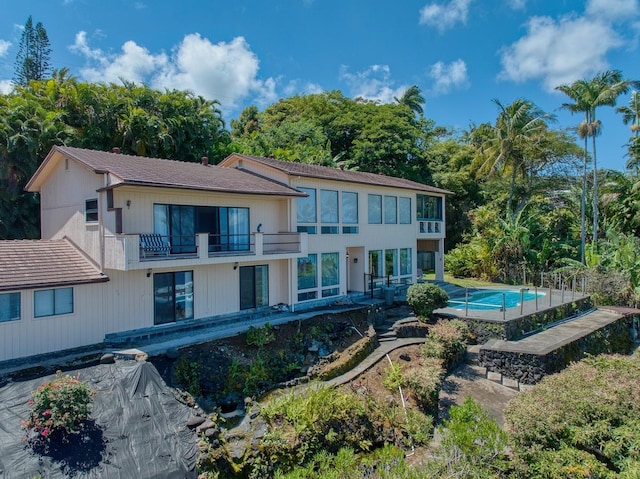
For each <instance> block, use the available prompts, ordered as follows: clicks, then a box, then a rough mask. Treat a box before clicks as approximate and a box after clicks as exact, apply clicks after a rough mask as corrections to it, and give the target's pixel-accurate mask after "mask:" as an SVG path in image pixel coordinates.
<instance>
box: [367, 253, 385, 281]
mask: <svg viewBox="0 0 640 479" xmlns="http://www.w3.org/2000/svg"><path fill="white" fill-rule="evenodd" d="M369 274H371V275H373V276H382V250H379V249H377V250H371V251H369Z"/></svg>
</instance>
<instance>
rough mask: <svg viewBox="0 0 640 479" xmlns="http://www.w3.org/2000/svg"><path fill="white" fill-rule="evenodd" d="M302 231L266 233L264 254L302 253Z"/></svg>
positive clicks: (263, 244)
mask: <svg viewBox="0 0 640 479" xmlns="http://www.w3.org/2000/svg"><path fill="white" fill-rule="evenodd" d="M300 246H301V242H300V233H264V234H263V239H262V251H263V253H264V254H279V253H300V251H301V249H300Z"/></svg>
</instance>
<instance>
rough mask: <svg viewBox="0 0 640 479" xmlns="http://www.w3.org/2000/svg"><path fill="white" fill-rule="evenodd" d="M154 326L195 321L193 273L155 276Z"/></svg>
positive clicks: (181, 272) (158, 274) (172, 273)
mask: <svg viewBox="0 0 640 479" xmlns="http://www.w3.org/2000/svg"><path fill="white" fill-rule="evenodd" d="M153 297H154V324H164V323H171V322H175V321H177V320H183V319H193V271H175V272H170V273H155V274H154V275H153Z"/></svg>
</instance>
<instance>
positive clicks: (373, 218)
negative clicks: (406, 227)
mask: <svg viewBox="0 0 640 479" xmlns="http://www.w3.org/2000/svg"><path fill="white" fill-rule="evenodd" d="M369 224H370V225H379V224H382V196H380V195H369Z"/></svg>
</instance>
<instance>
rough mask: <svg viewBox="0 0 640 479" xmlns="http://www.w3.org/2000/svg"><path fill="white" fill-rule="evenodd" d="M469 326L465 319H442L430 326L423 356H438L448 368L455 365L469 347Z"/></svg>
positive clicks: (423, 348)
mask: <svg viewBox="0 0 640 479" xmlns="http://www.w3.org/2000/svg"><path fill="white" fill-rule="evenodd" d="M468 336H469V327H468V326H467V324H466V323H465V322H463V321H460V320H457V319H454V320H448V319H441V320H440V321H438V322H437V323H435V324H433V325H430V326H429V334H428V336H427V338H426V339H425V342H424V345H423V347H422V356H423V357H426V358H438V359H441V360H442V361H443V363H444V366H445V368H446V369H449V368H450V367H451V366H453V365H455V364H456V363H457V362H458V361H459V360H460V359H461V357H462V355H463V354H464V352H465V351H466V347H467V343H466V342H467V338H468Z"/></svg>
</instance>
